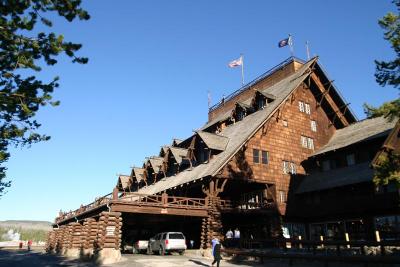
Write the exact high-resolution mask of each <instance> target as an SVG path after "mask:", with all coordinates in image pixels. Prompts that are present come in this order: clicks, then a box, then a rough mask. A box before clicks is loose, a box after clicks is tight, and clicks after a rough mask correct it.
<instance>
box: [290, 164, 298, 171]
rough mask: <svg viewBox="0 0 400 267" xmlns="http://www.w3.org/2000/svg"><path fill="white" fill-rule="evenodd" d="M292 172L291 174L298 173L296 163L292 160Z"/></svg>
mask: <svg viewBox="0 0 400 267" xmlns="http://www.w3.org/2000/svg"><path fill="white" fill-rule="evenodd" d="M290 173H291V174H296V173H297V170H296V164H294V162H290Z"/></svg>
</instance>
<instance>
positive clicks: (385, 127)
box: [312, 117, 396, 156]
mask: <svg viewBox="0 0 400 267" xmlns="http://www.w3.org/2000/svg"><path fill="white" fill-rule="evenodd" d="M395 123H396V122H395V121H393V122H389V121H387V120H386V119H385V118H384V117H378V118H372V119H365V120H363V121H359V122H356V123H353V124H351V125H349V126H347V127H345V128H342V129H339V130H337V131H336V132H335V134H334V135H333V136H332V138H331V139H330V140H329V142H328V143H327V144H326V145H325V146H323V147H322V148H320V149H319V150H317V151H315V152H314V153H313V154H312V156H317V155H320V154H323V153H326V152H329V151H333V150H337V149H340V148H344V147H347V146H349V145H352V144H355V143H359V142H363V141H367V140H370V139H374V138H378V137H382V136H386V135H388V133H389V132H390V131H391V129H393V127H394V126H395Z"/></svg>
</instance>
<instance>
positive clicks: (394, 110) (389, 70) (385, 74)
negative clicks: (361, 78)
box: [364, 0, 400, 188]
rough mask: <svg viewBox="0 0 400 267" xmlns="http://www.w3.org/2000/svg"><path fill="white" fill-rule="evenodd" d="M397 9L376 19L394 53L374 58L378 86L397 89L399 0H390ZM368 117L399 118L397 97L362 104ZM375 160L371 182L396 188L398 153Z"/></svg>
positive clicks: (399, 167)
mask: <svg viewBox="0 0 400 267" xmlns="http://www.w3.org/2000/svg"><path fill="white" fill-rule="evenodd" d="M393 4H394V5H395V6H396V9H397V12H396V13H393V12H389V13H387V14H386V15H385V16H384V17H383V18H382V19H380V20H379V22H378V23H379V26H381V28H382V29H383V30H384V39H385V40H387V41H388V42H389V43H390V45H391V47H392V48H393V50H394V52H395V54H396V57H395V58H394V59H393V60H391V61H378V60H375V64H376V72H375V78H376V81H377V82H378V84H379V85H381V86H386V85H389V86H393V87H395V88H398V89H400V88H399V87H400V16H399V12H400V0H394V1H393ZM364 110H365V112H366V114H367V116H368V117H379V116H385V117H386V118H388V120H389V121H393V120H398V119H399V118H400V98H397V99H395V100H393V101H389V102H386V103H384V104H383V105H381V106H380V107H378V108H375V107H372V106H370V105H368V104H364ZM378 162H379V163H378V164H377V165H376V166H374V167H375V168H374V169H375V175H374V182H375V184H376V185H387V184H388V183H389V182H391V181H393V182H395V183H396V184H397V186H398V187H399V188H400V155H399V154H398V153H397V152H396V151H387V152H385V153H381V155H380V157H379V159H378Z"/></svg>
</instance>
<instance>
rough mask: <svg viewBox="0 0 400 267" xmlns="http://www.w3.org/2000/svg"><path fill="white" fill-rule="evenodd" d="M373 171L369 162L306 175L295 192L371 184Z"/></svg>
mask: <svg viewBox="0 0 400 267" xmlns="http://www.w3.org/2000/svg"><path fill="white" fill-rule="evenodd" d="M373 176H374V171H373V169H371V168H370V167H369V162H366V163H362V164H356V165H352V166H349V167H345V168H340V169H335V170H330V171H327V172H316V173H313V174H311V175H308V176H307V177H306V178H305V179H304V180H303V182H302V183H301V184H300V185H299V187H298V188H297V190H296V193H297V194H301V193H307V192H313V191H321V190H325V189H331V188H335V187H341V186H346V185H351V184H358V183H363V182H372V177H373Z"/></svg>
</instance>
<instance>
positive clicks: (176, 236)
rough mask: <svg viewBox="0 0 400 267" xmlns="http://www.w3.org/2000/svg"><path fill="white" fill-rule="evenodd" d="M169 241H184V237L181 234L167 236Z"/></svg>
mask: <svg viewBox="0 0 400 267" xmlns="http://www.w3.org/2000/svg"><path fill="white" fill-rule="evenodd" d="M169 239H185V237H184V236H183V235H182V234H179V233H175V234H169Z"/></svg>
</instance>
